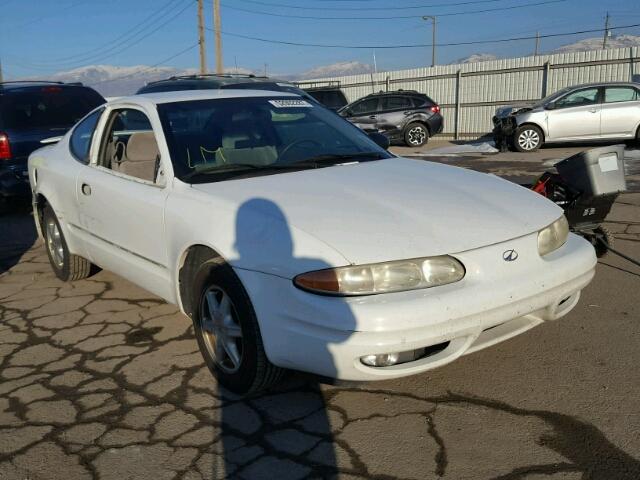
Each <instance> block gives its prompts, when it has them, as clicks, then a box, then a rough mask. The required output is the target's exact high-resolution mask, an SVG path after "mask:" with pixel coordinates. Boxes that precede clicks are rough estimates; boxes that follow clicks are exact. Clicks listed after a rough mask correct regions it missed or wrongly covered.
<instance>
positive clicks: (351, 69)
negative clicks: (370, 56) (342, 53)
mask: <svg viewBox="0 0 640 480" xmlns="http://www.w3.org/2000/svg"><path fill="white" fill-rule="evenodd" d="M370 72H373V66H372V65H369V64H366V63H362V62H358V61H355V60H352V61H350V62H338V63H332V64H331V65H322V66H319V67H315V68H312V69H311V70H307V71H306V72H303V73H301V74H299V75H293V76H292V77H294V78H295V79H296V80H304V79H308V78H327V77H342V76H346V75H359V74H361V73H370Z"/></svg>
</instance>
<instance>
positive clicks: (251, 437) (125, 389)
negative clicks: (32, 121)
mask: <svg viewBox="0 0 640 480" xmlns="http://www.w3.org/2000/svg"><path fill="white" fill-rule="evenodd" d="M548 153H549V152H548V151H547V154H548ZM434 160H438V159H434ZM440 161H445V162H447V163H454V164H460V165H463V166H471V167H472V168H477V169H479V170H484V171H499V172H500V174H504V175H507V176H510V175H511V176H515V177H518V178H520V177H522V176H526V175H529V176H533V175H535V174H536V173H538V172H539V171H541V170H544V167H542V164H541V161H538V162H537V163H536V162H533V161H530V162H529V163H527V164H526V165H524V166H523V164H522V162H519V161H512V160H511V159H510V157H508V156H506V157H498V156H495V157H491V158H488V157H487V158H485V157H482V158H473V159H470V158H466V157H465V158H462V159H451V158H447V159H440ZM465 162H466V163H465ZM637 191H638V192H640V189H639V190H637ZM607 220H608V223H607V226H608V227H610V228H611V229H612V231H613V232H614V233H615V235H616V246H617V247H618V248H619V249H620V250H621V251H623V252H625V253H626V254H628V255H631V256H634V257H636V258H640V193H630V194H626V195H623V196H621V197H620V198H619V200H618V202H617V203H616V204H615V205H614V209H613V211H612V213H611V214H610V216H609V217H608V219H607ZM0 231H1V232H2V236H1V238H0V272H1V273H0V479H3V480H4V479H8V480H25V479H32V480H39V479H64V480H75V479H93V478H96V479H102V480H111V479H114V480H128V479H131V480H133V479H136V480H137V479H149V480H159V479H185V480H201V479H218V478H240V479H262V478H265V479H267V478H268V479H299V478H305V479H306V478H317V479H319V478H341V479H342V478H344V479H356V478H361V479H364V478H379V479H391V478H393V479H395V478H398V479H432V478H433V479H439V478H443V479H453V480H462V479H500V480H519V479H527V480H542V479H568V480H578V479H583V480H627V479H628V480H637V479H638V478H640V395H639V391H638V389H639V387H640V369H639V368H638V364H639V363H640V348H639V346H640V311H639V310H640V309H639V307H640V294H639V293H638V292H639V291H640V289H639V286H640V268H638V267H635V266H633V265H631V264H630V263H628V262H626V261H624V260H622V259H620V258H618V257H615V256H613V255H611V254H610V255H609V256H607V257H605V258H603V259H601V261H600V262H599V265H598V270H597V274H596V278H595V280H594V281H593V283H592V284H591V285H590V286H589V287H588V288H587V289H586V290H585V291H584V292H583V296H582V299H581V301H580V304H579V305H578V307H577V308H576V309H575V310H573V311H572V312H571V313H570V314H569V315H568V316H567V317H565V318H563V319H561V320H559V321H556V322H548V323H546V324H544V325H542V326H539V327H537V328H535V329H533V330H531V331H529V332H527V333H525V334H523V335H520V336H518V337H516V338H514V339H512V340H509V341H507V342H504V343H502V344H499V345H497V346H495V347H492V348H489V349H487V350H484V351H481V352H478V353H475V354H472V355H469V356H465V357H462V358H461V359H459V360H457V361H456V362H454V363H452V364H450V365H448V366H445V367H443V368H440V369H437V370H434V371H431V372H427V373H425V374H422V375H417V376H414V377H408V378H404V379H399V380H393V381H384V382H381V383H369V384H363V385H357V384H356V385H351V384H350V385H337V386H332V385H325V384H321V383H319V382H318V380H317V379H314V378H311V377H307V376H304V375H301V374H291V375H290V376H289V378H288V379H287V380H286V381H285V382H284V384H283V385H282V386H280V387H279V388H278V389H277V390H274V391H272V392H269V393H267V394H265V395H262V396H259V397H256V398H252V399H248V400H246V399H244V400H243V399H240V398H238V397H235V396H233V395H231V394H229V393H225V392H224V391H222V390H220V389H219V388H218V387H217V385H216V383H215V381H214V380H213V378H212V377H211V376H210V374H209V372H208V371H207V369H206V368H205V367H204V366H203V362H202V360H201V357H200V353H199V352H198V348H197V345H196V342H195V339H194V336H193V332H192V327H191V323H190V320H189V319H187V318H186V317H184V316H182V315H181V314H180V313H178V311H177V309H176V307H174V306H171V305H167V304H166V303H164V302H163V301H162V300H160V299H158V298H157V297H154V296H153V295H151V294H149V293H147V292H146V291H144V290H142V289H140V288H138V287H136V286H134V285H132V284H130V283H128V282H127V281H125V280H123V279H122V278H119V277H117V276H115V275H114V274H111V273H110V272H107V271H101V272H99V273H97V274H96V275H94V276H93V277H90V278H89V279H87V280H83V281H79V282H75V283H71V284H65V283H63V282H60V281H59V280H57V279H56V278H55V277H54V276H53V274H52V272H51V269H50V267H49V264H48V261H47V257H46V253H45V251H44V248H43V246H42V244H41V243H40V242H39V241H36V240H35V236H34V235H35V234H34V231H33V227H32V219H31V217H30V215H29V214H28V212H27V211H26V209H25V211H22V212H16V213H13V214H11V215H5V216H2V217H0Z"/></svg>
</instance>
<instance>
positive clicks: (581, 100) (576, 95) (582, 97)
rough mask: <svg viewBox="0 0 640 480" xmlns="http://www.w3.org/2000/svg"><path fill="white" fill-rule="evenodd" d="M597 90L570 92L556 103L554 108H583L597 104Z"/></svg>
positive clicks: (588, 89)
mask: <svg viewBox="0 0 640 480" xmlns="http://www.w3.org/2000/svg"><path fill="white" fill-rule="evenodd" d="M598 90H599V89H598V88H587V89H584V90H578V91H576V92H572V93H570V94H568V95H566V96H565V97H563V98H561V99H560V100H558V101H557V102H556V108H570V107H584V106H586V105H593V104H595V103H597V102H598Z"/></svg>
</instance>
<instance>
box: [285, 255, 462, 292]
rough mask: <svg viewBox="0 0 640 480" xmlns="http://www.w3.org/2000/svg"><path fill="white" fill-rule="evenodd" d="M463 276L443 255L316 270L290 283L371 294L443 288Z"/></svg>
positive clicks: (458, 266) (313, 288)
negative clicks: (439, 286) (440, 286)
mask: <svg viewBox="0 0 640 480" xmlns="http://www.w3.org/2000/svg"><path fill="white" fill-rule="evenodd" d="M464 274H465V270H464V267H463V266H462V264H461V263H460V262H459V261H458V260H456V259H455V258H453V257H449V256H446V255H444V256H440V257H427V258H415V259H412V260H398V261H394V262H385V263H375V264H370V265H353V266H349V267H338V268H328V269H326V270H317V271H315V272H308V273H302V274H300V275H298V276H297V277H295V278H294V279H293V283H294V284H295V285H296V286H297V287H299V288H301V289H303V290H307V291H309V292H313V293H321V294H325V295H341V296H347V295H372V294H375V293H389V292H400V291H404V290H416V289H419V288H429V287H436V286H438V285H446V284H447V283H453V282H457V281H459V280H462V278H463V277H464Z"/></svg>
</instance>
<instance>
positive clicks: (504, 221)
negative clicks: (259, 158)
mask: <svg viewBox="0 0 640 480" xmlns="http://www.w3.org/2000/svg"><path fill="white" fill-rule="evenodd" d="M193 188H195V189H197V190H199V191H201V192H204V193H207V194H208V195H211V196H213V197H217V199H218V200H220V201H223V202H224V203H225V204H226V205H231V206H233V207H234V208H237V209H240V207H242V206H243V205H244V204H247V205H251V204H252V203H247V202H250V201H251V200H255V199H261V200H263V202H264V201H266V202H269V203H270V204H272V205H275V206H276V207H277V209H278V210H279V211H281V212H282V214H283V216H284V218H285V219H286V222H287V223H288V224H289V226H290V227H291V228H295V229H298V230H301V231H303V232H305V233H306V234H308V235H311V236H312V237H315V238H316V239H317V240H319V241H321V242H323V243H325V244H327V245H329V246H331V247H332V248H334V249H335V250H336V251H337V252H339V253H340V254H341V255H342V256H343V257H344V258H345V259H347V260H348V261H349V262H351V263H354V264H364V263H374V262H381V261H388V260H396V259H405V258H415V257H422V256H434V255H442V254H454V253H456V252H463V251H467V250H472V249H475V248H478V247H482V246H486V245H491V244H494V243H498V242H502V241H505V240H509V239H512V238H516V237H520V236H523V235H527V234H530V233H532V232H535V231H537V230H539V229H541V228H543V227H545V226H547V225H549V224H550V223H552V222H553V221H555V220H556V219H557V218H558V217H560V215H561V214H562V210H561V209H560V208H559V207H558V206H556V205H555V204H553V203H552V202H550V201H548V200H547V199H545V198H544V197H542V196H541V195H538V194H537V193H534V192H532V191H530V190H527V189H525V188H523V187H521V186H519V185H516V184H514V183H511V182H508V181H506V180H503V179H501V178H499V177H496V176H493V175H487V174H483V173H479V172H474V171H471V170H466V169H462V168H457V167H451V166H447V165H442V164H438V163H432V162H426V161H422V160H410V159H403V158H392V159H386V160H379V161H372V162H363V163H358V164H350V165H336V166H333V167H326V168H321V169H314V170H304V171H300V172H291V173H280V174H275V175H267V176H261V177H252V178H245V179H238V180H231V181H225V182H216V183H209V184H196V185H193ZM229 202H230V203H229Z"/></svg>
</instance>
